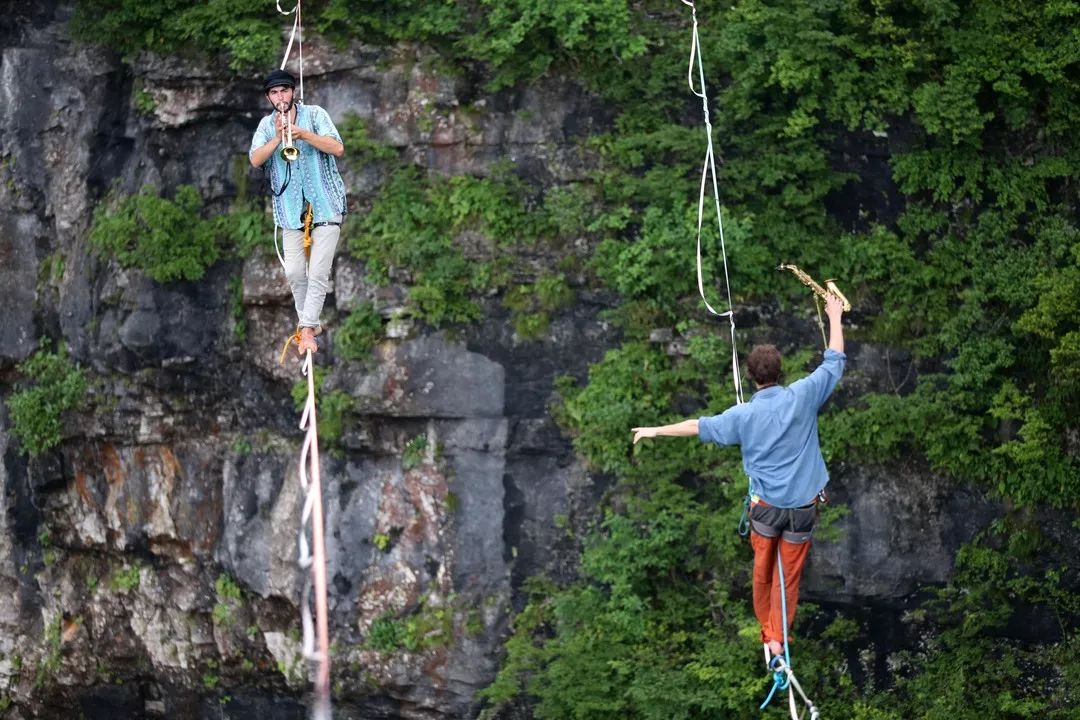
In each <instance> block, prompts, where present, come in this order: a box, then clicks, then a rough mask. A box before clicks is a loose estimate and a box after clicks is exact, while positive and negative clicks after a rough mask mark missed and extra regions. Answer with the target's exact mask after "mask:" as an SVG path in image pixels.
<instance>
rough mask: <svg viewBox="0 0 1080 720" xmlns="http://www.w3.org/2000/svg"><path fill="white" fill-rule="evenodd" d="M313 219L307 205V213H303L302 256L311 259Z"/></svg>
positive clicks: (310, 208) (312, 212) (311, 211)
mask: <svg viewBox="0 0 1080 720" xmlns="http://www.w3.org/2000/svg"><path fill="white" fill-rule="evenodd" d="M313 219H314V210H312V207H311V204H310V203H308V206H307V212H306V213H304V255H305V256H307V257H311V221H312V220H313Z"/></svg>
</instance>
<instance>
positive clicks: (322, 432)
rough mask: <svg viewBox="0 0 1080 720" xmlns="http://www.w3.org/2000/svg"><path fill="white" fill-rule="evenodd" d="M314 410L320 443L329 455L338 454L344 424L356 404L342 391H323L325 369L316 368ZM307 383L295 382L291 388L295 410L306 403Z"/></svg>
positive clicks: (304, 381) (301, 407)
mask: <svg viewBox="0 0 1080 720" xmlns="http://www.w3.org/2000/svg"><path fill="white" fill-rule="evenodd" d="M314 372H315V377H314V379H313V380H314V384H315V410H316V413H317V416H316V419H317V421H318V424H319V440H320V443H323V442H325V443H326V445H327V447H329V449H330V452H331V453H340V452H341V447H340V442H341V436H342V435H343V434H344V433H345V422H346V420H347V419H348V416H349V413H351V412H352V410H353V406H354V405H355V404H356V403H355V401H354V400H353V398H352V396H350V395H349V394H348V393H347V392H345V391H344V390H331V391H329V392H324V391H323V384H324V383H325V381H326V377H327V373H326V369H325V368H321V367H316V368H315V369H314ZM307 393H308V381H307V378H306V377H302V378H300V379H299V380H297V381H296V382H295V383H294V384H293V386H292V399H293V404H294V405H295V407H296V409H297V410H303V409H304V404H305V403H306V402H307Z"/></svg>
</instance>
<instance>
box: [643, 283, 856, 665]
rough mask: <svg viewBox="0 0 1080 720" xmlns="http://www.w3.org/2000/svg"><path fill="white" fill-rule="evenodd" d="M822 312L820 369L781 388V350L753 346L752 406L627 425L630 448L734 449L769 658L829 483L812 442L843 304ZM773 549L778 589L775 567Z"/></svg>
mask: <svg viewBox="0 0 1080 720" xmlns="http://www.w3.org/2000/svg"><path fill="white" fill-rule="evenodd" d="M825 312H826V314H827V315H828V317H829V345H828V348H827V349H826V350H825V357H824V360H823V361H822V363H821V365H820V366H819V367H818V368H817V369H816V370H814V372H813V373H811V374H810V375H809V376H807V377H805V378H803V379H802V380H798V381H796V382H794V383H792V384H791V385H789V386H787V387H784V386H782V385H780V384H779V383H780V353H779V352H778V351H777V350H776V348H775V347H774V346H772V345H758V346H755V347H754V348H753V350H752V351H751V352H750V356H749V358H748V359H747V371H748V372H749V374H750V377H751V379H753V381H754V384H755V385H756V386H757V392H755V393H754V395H753V397H751V399H750V402H748V403H744V404H740V405H735V406H734V407H731V408H729V409H728V410H726V411H725V412H723V413H721V414H720V415H716V416H713V417H703V418H700V419H697V420H694V419H690V420H683V421H682V422H679V423H675V424H672V425H664V426H661V427H637V428H633V433H634V442H635V443H637V442H638V441H639V440H641V439H642V438H651V437H692V436H695V435H696V436H698V437H699V438H701V440H703V441H704V442H711V443H715V444H717V445H739V446H740V448H741V450H742V456H743V468H744V469H745V470H746V473H747V475H749V477H750V485H751V507H750V529H751V533H750V543H751V545H752V546H753V548H754V573H753V597H754V614H755V615H756V616H757V619H758V622H759V623H760V624H761V640H762V642H763V643H764V644H765V645H766V646H767V648H768V651H769V653H770V655H771V656H777V655H782V654H783V644H782V643H783V640H784V618H783V616H782V615H783V613H782V610H781V607H782V601H783V600H786V604H787V626H788V627H790V625H791V622H792V621H793V620H794V619H795V606H796V604H797V603H798V600H799V581H800V579H801V578H802V569H803V563H805V562H806V557H807V553H808V552H809V550H810V538H811V535H812V534H813V531H814V525H815V524H816V522H817V516H818V509H817V502H818V499H819V498H820V497H822V493H823V491H824V489H825V484H826V483H828V481H829V476H828V472H827V471H826V469H825V460H824V458H822V456H821V447H820V444H819V441H818V427H817V414H818V410H819V409H820V408H821V406H822V405H823V404H824V403H825V401H826V400H827V399H828V397H829V395H830V394H831V393H832V391H833V388H835V387H836V384H837V382H839V380H840V376H841V375H842V374H843V372H844V361H845V359H846V356H845V355H844V332H843V328H842V326H841V324H840V318H841V316H842V315H843V312H844V303H843V301H842V300H841V299H840V298H839V297H837V296H836V295H834V294H832V293H827V294H826V299H825ZM778 549H779V556H780V561H781V563H782V565H783V568H782V570H783V575H784V583H783V587H781V583H780V580H779V571H778V568H777V564H776V559H777V550H778ZM781 593H785V594H786V597H785V598H782V597H781Z"/></svg>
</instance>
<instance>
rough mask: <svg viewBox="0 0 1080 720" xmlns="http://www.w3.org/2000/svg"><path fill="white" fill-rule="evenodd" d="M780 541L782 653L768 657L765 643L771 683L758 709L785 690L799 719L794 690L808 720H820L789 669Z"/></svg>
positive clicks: (794, 715) (814, 706) (777, 564)
mask: <svg viewBox="0 0 1080 720" xmlns="http://www.w3.org/2000/svg"><path fill="white" fill-rule="evenodd" d="M780 542H783V540H780V541H779V542H778V543H777V546H776V570H777V574H778V575H779V580H780V614H781V616H782V618H783V628H784V654H783V656H780V655H777V656H776V657H773V658H771V659H770V657H769V646H768V645H765V662H766V663H767V664H768V666H769V669H770V670H772V671H773V685H772V688H771V689H770V690H769V694H768V696H766V698H765V701H764V702H762V703H761V707H760V708H758V709H759V710H764V709H765V707H766V706H767V705H768V704H769V702H770V701H771V700H772V699H773V695H775V694H776V691H777V690H787V691H788V710H789V711H790V712H791V720H801V716H800V714H799V708H798V703H797V702H796V701H795V693H796V692H797V693H798V694H799V697H801V698H802V701H803V703H805V705H806V709H807V710H809V711H810V718H809V720H820V718H821V714H820V713H819V712H818V709H817V706H816V705H814V703H813V701H812V700H810V698H808V697H807V696H806V693H805V692H803V689H802V686H801V685H799V681H798V679H797V678H796V677H795V672H794V671H793V670H792V669H791V651H790V649H789V647H788V627H787V586H786V584H785V583H784V562H783V560H782V559H781V557H780Z"/></svg>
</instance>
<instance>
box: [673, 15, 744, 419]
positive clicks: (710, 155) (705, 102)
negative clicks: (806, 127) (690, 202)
mask: <svg viewBox="0 0 1080 720" xmlns="http://www.w3.org/2000/svg"><path fill="white" fill-rule="evenodd" d="M682 4H683V5H686V6H687V7H689V8H690V10H691V18H692V19H693V33H692V37H691V42H690V64H689V68H688V70H687V82H688V83H689V85H690V92H692V93H693V94H694V95H696V96H697V97H699V98H701V107H702V110H703V112H704V117H705V137H706V150H705V163H704V164H703V165H702V168H701V187H700V191H699V193H698V218H697V284H698V294H699V295H701V301H702V302H703V303H705V308H706V309H707V310H708V311H709V312H710V313H712V314H713V315H715V316H717V317H726V318H727V319H728V324H729V325H730V328H731V376H732V380H733V382H734V384H735V400H736V402H738V403H740V404H741V403H742V402H743V392H742V374H741V373H740V372H739V353H738V350H737V347H736V345H735V313H734V312H733V310H732V302H731V278H730V276H729V273H728V260H727V246H726V245H725V243H724V219H723V216H722V215H721V214H720V188H719V186H718V184H717V179H716V156H715V153H714V151H713V140H712V136H713V129H712V121H711V120H710V119H709V98H708V96H707V94H706V92H705V67H704V64H703V63H702V60H701V40H700V38H699V37H698V22H697V8H696V7H694V3H693V2H689V1H688V0H682ZM695 60H696V61H697V70H698V82H699V83H700V85H701V92H698V91H697V90H696V89H695V88H694V61H695ZM710 175H711V176H712V191H713V202H714V203H715V205H716V223H717V227H718V228H719V230H720V251H721V253H722V254H723V257H724V284H725V286H726V289H727V305H728V309H727V312H717V311H716V310H715V309H714V308H713V306H712V305H710V304H709V301H708V300H707V299H706V298H705V282H704V280H703V278H702V270H701V230H702V226H703V224H704V221H705V188H706V185H707V181H708V179H709V177H710Z"/></svg>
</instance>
